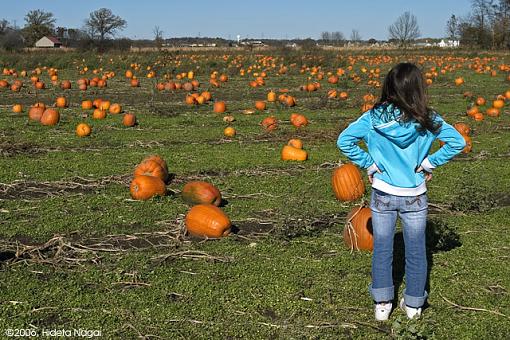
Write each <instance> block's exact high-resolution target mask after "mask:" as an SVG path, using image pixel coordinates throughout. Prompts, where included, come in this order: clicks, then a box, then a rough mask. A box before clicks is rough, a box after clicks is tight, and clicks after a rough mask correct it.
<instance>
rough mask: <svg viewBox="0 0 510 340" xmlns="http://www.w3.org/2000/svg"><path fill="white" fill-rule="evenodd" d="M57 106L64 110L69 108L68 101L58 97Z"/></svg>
mask: <svg viewBox="0 0 510 340" xmlns="http://www.w3.org/2000/svg"><path fill="white" fill-rule="evenodd" d="M56 106H57V107H60V108H64V107H67V106H68V103H67V99H66V98H65V97H58V98H57V101H56Z"/></svg>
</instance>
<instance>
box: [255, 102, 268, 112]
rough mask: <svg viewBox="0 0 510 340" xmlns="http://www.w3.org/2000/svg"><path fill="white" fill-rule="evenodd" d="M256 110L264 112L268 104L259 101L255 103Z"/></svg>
mask: <svg viewBox="0 0 510 340" xmlns="http://www.w3.org/2000/svg"><path fill="white" fill-rule="evenodd" d="M255 108H256V109H257V110H259V111H264V110H265V109H266V102H264V101H263V100H257V101H256V102H255Z"/></svg>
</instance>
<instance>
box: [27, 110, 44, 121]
mask: <svg viewBox="0 0 510 340" xmlns="http://www.w3.org/2000/svg"><path fill="white" fill-rule="evenodd" d="M43 112H44V108H42V107H38V106H32V107H31V108H30V110H28V119H30V120H34V121H37V122H39V121H40V120H41V117H42V114H43Z"/></svg>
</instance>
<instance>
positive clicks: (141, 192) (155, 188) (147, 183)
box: [129, 175, 166, 200]
mask: <svg viewBox="0 0 510 340" xmlns="http://www.w3.org/2000/svg"><path fill="white" fill-rule="evenodd" d="M129 191H130V193H131V197H132V198H133V199H135V200H148V199H149V198H151V197H153V196H156V195H159V196H164V195H165V194H166V186H165V183H164V182H163V181H162V180H161V178H158V177H154V176H146V175H140V176H135V178H134V179H133V180H132V181H131V185H130V186H129Z"/></svg>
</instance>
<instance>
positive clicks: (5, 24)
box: [0, 19, 10, 35]
mask: <svg viewBox="0 0 510 340" xmlns="http://www.w3.org/2000/svg"><path fill="white" fill-rule="evenodd" d="M8 28H10V25H9V21H7V20H5V19H2V20H0V35H3V34H5V33H7V29H8Z"/></svg>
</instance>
